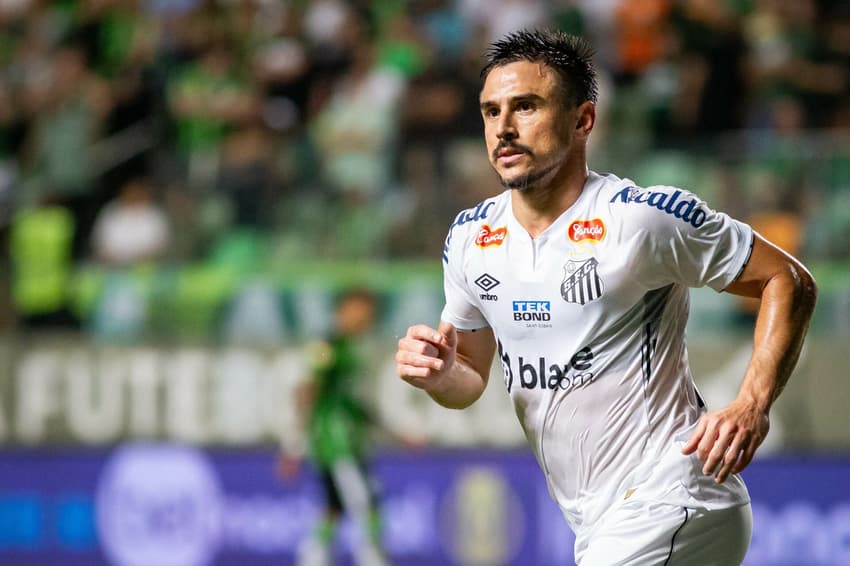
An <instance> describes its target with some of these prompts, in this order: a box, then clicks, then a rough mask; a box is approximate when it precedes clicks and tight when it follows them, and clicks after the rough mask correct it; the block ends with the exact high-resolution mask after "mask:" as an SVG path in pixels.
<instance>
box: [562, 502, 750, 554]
mask: <svg viewBox="0 0 850 566" xmlns="http://www.w3.org/2000/svg"><path fill="white" fill-rule="evenodd" d="M752 527H753V518H752V510H751V509H750V504H749V503H747V504H746V505H740V506H737V507H730V508H728V509H719V510H716V511H706V510H702V509H692V508H688V507H678V506H675V505H668V504H664V503H650V502H646V501H633V502H629V503H628V504H625V505H621V506H619V507H618V508H617V509H613V510H612V511H611V512H610V513H607V514H606V515H605V516H604V518H603V519H602V522H601V523H600V524H599V525H598V526H597V528H595V529H594V532H593V533H592V534H591V535H590V537H589V539H588V540H587V542H586V544H584V545H582V546H583V548H582V547H579V546H578V545H577V546H576V563H577V564H579V566H614V565H617V566H624V565H635V566H638V565H640V566H648V565H665V566H685V565H687V566H690V565H693V566H738V565H740V564H741V562H743V561H744V556H745V555H746V554H747V548H749V546H750V536H751V535H752Z"/></svg>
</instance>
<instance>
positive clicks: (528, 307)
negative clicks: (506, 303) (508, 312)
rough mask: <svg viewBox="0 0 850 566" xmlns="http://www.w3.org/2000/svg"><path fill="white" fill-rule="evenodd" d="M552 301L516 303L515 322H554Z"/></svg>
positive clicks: (514, 307)
mask: <svg viewBox="0 0 850 566" xmlns="http://www.w3.org/2000/svg"><path fill="white" fill-rule="evenodd" d="M551 305H552V304H551V302H550V301H514V302H513V305H512V306H513V312H514V320H521V321H526V322H531V321H541V320H543V321H549V320H552V314H551V312H550V311H551Z"/></svg>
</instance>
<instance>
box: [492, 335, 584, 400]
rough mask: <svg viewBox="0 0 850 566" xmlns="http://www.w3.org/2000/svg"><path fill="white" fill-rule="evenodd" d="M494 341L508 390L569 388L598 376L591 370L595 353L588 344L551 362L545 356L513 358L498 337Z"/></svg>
mask: <svg viewBox="0 0 850 566" xmlns="http://www.w3.org/2000/svg"><path fill="white" fill-rule="evenodd" d="M496 345H497V347H498V351H499V359H500V360H501V362H502V370H503V371H504V374H505V386H506V387H507V389H508V393H510V392H511V390H512V389H513V388H514V387H520V388H522V389H541V390H546V389H559V390H561V391H568V390H570V389H572V388H574V387H580V386H584V385H588V384H590V383H593V381H594V380H595V379H596V377H597V376H596V373H595V372H594V370H593V358H594V353H593V350H591V349H590V347H589V346H585V347H584V348H581V349H580V350H579V351H578V352H576V353H575V354H573V355H572V357H571V358H570V359H569V360H568V361H566V362H564V361H556V362H553V361H552V360H550V359H547V358H546V357H545V356H538V357H536V358H534V357H531V358H526V357H524V356H519V357H517V358H516V359H513V357H512V356H511V354H510V353H509V352H508V351H507V350H506V349H505V347H504V345H503V344H502V341H501V340H497V341H496Z"/></svg>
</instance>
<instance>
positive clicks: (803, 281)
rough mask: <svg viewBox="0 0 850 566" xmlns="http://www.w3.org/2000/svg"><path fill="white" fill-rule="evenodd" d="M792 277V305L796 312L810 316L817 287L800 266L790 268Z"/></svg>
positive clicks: (816, 295) (813, 308)
mask: <svg viewBox="0 0 850 566" xmlns="http://www.w3.org/2000/svg"><path fill="white" fill-rule="evenodd" d="M792 273H793V276H794V291H795V292H794V295H795V296H794V299H795V300H794V303H795V306H796V309H795V310H797V311H798V312H801V313H805V314H807V315H809V314H811V313H812V312H813V311H814V310H815V304H817V299H818V285H817V282H816V281H815V278H814V277H812V274H811V273H809V271H808V270H807V269H806V268H805V267H803V266H802V265H795V266H793V267H792Z"/></svg>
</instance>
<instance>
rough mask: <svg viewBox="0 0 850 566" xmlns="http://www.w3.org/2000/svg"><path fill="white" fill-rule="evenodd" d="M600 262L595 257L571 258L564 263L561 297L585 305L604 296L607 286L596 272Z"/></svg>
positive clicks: (569, 301)
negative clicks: (579, 259) (581, 259)
mask: <svg viewBox="0 0 850 566" xmlns="http://www.w3.org/2000/svg"><path fill="white" fill-rule="evenodd" d="M598 265H599V262H598V261H597V260H596V258H595V257H591V258H590V259H586V260H584V261H573V260H570V261H568V262H567V263H566V265H564V281H563V282H562V283H561V297H563V298H564V300H565V301H567V302H568V303H578V304H580V305H584V304H586V303H589V302H590V301H595V300H596V299H598V298H599V297H601V296H602V293H603V292H604V291H605V287H604V285H603V284H602V279H601V278H600V277H599V274H598V273H597V272H596V268H597V266H598Z"/></svg>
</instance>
